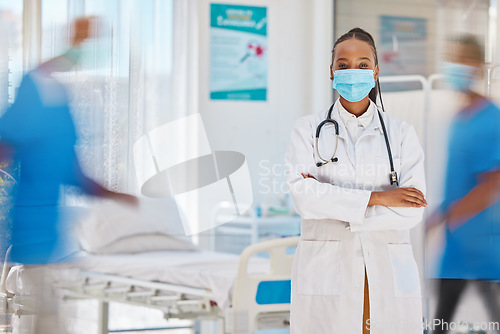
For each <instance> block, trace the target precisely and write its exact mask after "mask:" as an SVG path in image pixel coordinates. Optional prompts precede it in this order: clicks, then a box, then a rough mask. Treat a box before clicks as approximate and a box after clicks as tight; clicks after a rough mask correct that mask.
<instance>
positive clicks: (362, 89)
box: [332, 69, 375, 102]
mask: <svg viewBox="0 0 500 334" xmlns="http://www.w3.org/2000/svg"><path fill="white" fill-rule="evenodd" d="M332 87H333V89H336V90H337V92H339V94H340V95H341V96H342V97H343V98H344V99H346V100H347V101H349V102H358V101H361V100H362V99H363V98H365V97H366V96H367V95H368V94H370V91H371V90H372V88H373V87H375V78H374V77H373V71H372V70H363V69H349V70H337V71H335V72H334V73H333V84H332Z"/></svg>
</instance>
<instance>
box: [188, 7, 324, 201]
mask: <svg viewBox="0 0 500 334" xmlns="http://www.w3.org/2000/svg"><path fill="white" fill-rule="evenodd" d="M210 3H214V1H208V0H202V1H200V2H199V8H198V9H199V12H198V22H199V30H198V31H199V55H200V57H199V62H198V68H199V73H198V82H199V83H198V86H197V89H198V91H199V94H198V104H199V111H200V113H201V116H202V118H203V122H204V124H205V128H206V131H207V136H208V138H209V141H210V144H211V147H212V149H213V150H234V151H239V152H241V153H243V154H244V155H245V157H246V159H247V161H248V165H249V169H250V174H251V179H252V185H253V192H254V203H255V204H258V203H260V204H262V203H263V202H266V204H276V203H277V201H278V199H279V197H280V196H283V195H284V193H285V192H286V185H285V183H284V181H285V177H284V168H283V160H284V156H285V150H286V147H287V144H288V140H289V137H290V133H291V130H292V128H293V125H294V123H295V120H296V119H297V118H299V117H300V116H302V115H306V114H310V113H313V112H317V111H320V110H321V109H324V108H328V107H329V105H330V103H331V98H332V89H331V86H330V85H331V84H330V80H329V65H330V63H329V61H330V51H331V50H330V49H331V47H332V39H333V36H332V28H331V27H332V20H331V17H332V12H333V8H332V3H331V2H330V1H323V0H314V1H311V0H273V1H262V0H247V1H241V0H240V1H229V0H227V1H224V2H223V3H229V4H231V3H234V4H238V5H250V6H265V7H267V9H268V38H269V41H268V51H269V53H268V55H269V79H268V80H269V89H268V96H267V101H265V102H254V101H226V100H211V99H210V94H209V79H210V78H209V61H210V59H209V58H210V57H209V54H210V52H209V39H210V36H209V29H208V27H209V24H210V22H209V17H210ZM273 184H274V186H273Z"/></svg>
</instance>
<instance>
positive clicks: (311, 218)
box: [286, 28, 427, 334]
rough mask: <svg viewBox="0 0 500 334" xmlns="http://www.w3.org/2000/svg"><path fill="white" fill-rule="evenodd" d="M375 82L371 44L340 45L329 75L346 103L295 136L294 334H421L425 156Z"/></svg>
mask: <svg viewBox="0 0 500 334" xmlns="http://www.w3.org/2000/svg"><path fill="white" fill-rule="evenodd" d="M378 75H379V67H378V59H377V51H376V49H375V44H374V41H373V38H372V36H371V35H370V34H369V33H367V32H366V31H364V30H362V29H360V28H355V29H352V30H350V31H349V32H348V33H346V34H344V35H343V36H341V37H340V38H339V39H338V40H337V41H336V42H335V45H334V48H333V51H332V64H331V66H330V78H331V79H332V80H333V88H334V89H336V90H337V92H338V93H339V94H340V98H339V99H338V100H337V101H336V102H335V103H334V105H333V106H332V107H330V108H329V109H327V110H325V111H322V112H320V113H317V114H313V115H308V116H304V117H302V118H300V119H299V120H298V121H297V122H296V124H295V127H294V129H293V132H292V135H291V139H290V144H289V146H288V149H287V153H286V165H287V179H288V184H289V187H290V192H291V195H292V198H293V201H294V203H295V207H296V210H297V212H298V213H299V214H300V216H301V217H302V231H301V237H300V241H299V245H298V248H297V252H296V254H295V258H294V263H293V269H292V302H291V315H290V317H291V318H290V323H291V333H292V334H308V333H314V334H331V333H342V334H361V333H372V334H385V333H387V334H389V333H390V334H417V333H422V328H423V327H422V325H423V324H422V309H421V292H420V279H419V273H418V269H417V265H416V262H415V259H414V256H413V251H412V247H411V245H410V233H409V230H410V229H411V228H412V227H414V226H415V225H417V224H418V223H419V222H420V221H421V219H422V215H423V210H424V207H425V206H426V205H427V202H426V200H425V198H424V192H425V178H424V154H423V151H422V148H421V146H420V144H419V142H418V138H417V135H416V133H415V130H414V129H413V128H412V127H411V126H410V125H409V124H407V123H405V122H402V121H400V120H397V119H395V118H392V117H390V116H389V115H387V114H385V113H383V112H382V111H381V110H379V109H378V107H377V105H376V103H375V101H376V96H377V93H378V88H379V87H380V85H379V83H378ZM381 102H382V101H381ZM382 106H383V104H382ZM325 120H326V122H325ZM318 130H319V131H318Z"/></svg>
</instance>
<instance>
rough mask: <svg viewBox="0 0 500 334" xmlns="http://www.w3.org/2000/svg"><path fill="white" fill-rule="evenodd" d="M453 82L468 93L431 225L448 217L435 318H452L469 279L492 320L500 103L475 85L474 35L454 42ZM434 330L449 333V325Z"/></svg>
mask: <svg viewBox="0 0 500 334" xmlns="http://www.w3.org/2000/svg"><path fill="white" fill-rule="evenodd" d="M444 65H445V66H444V72H445V77H446V79H447V81H448V82H449V84H450V85H451V86H452V87H453V88H454V89H455V90H458V91H460V92H463V93H464V95H465V97H466V106H465V107H464V108H463V109H462V110H460V111H459V112H458V113H457V114H456V115H455V117H454V119H453V121H452V124H451V128H450V135H449V138H448V140H449V142H448V163H447V170H446V181H445V191H444V201H443V203H442V204H441V206H440V208H439V209H438V210H437V212H435V213H434V214H433V215H432V216H431V218H430V219H429V221H428V226H427V227H428V229H429V230H431V229H433V228H434V227H435V226H437V225H440V224H441V223H442V222H446V223H445V224H446V226H445V238H446V245H445V249H444V254H443V258H442V263H441V268H440V272H439V278H440V280H439V300H438V306H437V312H436V315H435V317H434V319H436V320H438V319H440V320H442V322H448V323H449V322H451V321H452V320H453V319H452V318H453V315H454V313H455V310H456V308H457V304H458V302H459V299H460V296H461V295H462V293H463V292H464V290H465V288H466V286H467V285H470V284H469V283H473V284H475V285H477V287H478V290H479V292H480V294H481V296H482V298H483V300H484V302H485V303H486V305H485V306H486V307H487V309H488V311H489V315H490V317H491V319H490V321H499V320H500V287H499V284H500V283H499V281H500V203H499V201H498V199H499V195H500V109H499V108H498V107H497V106H496V105H495V104H493V103H492V102H491V101H490V100H489V99H487V98H486V97H484V96H482V95H480V94H478V93H476V92H474V91H473V90H472V88H471V87H472V86H473V84H474V83H475V81H476V80H477V79H480V78H481V76H482V75H483V73H484V67H483V66H484V56H483V48H482V46H481V45H480V44H479V42H478V41H477V40H476V39H475V38H474V37H472V36H464V37H461V38H459V39H456V40H453V41H451V43H450V54H449V56H448V62H447V63H445V64H444ZM434 333H447V330H446V326H439V328H435V330H434Z"/></svg>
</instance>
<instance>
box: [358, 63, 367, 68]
mask: <svg viewBox="0 0 500 334" xmlns="http://www.w3.org/2000/svg"><path fill="white" fill-rule="evenodd" d="M368 67H369V66H368V64H367V63H361V64H359V68H368Z"/></svg>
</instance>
